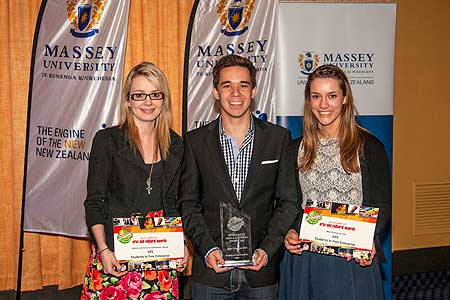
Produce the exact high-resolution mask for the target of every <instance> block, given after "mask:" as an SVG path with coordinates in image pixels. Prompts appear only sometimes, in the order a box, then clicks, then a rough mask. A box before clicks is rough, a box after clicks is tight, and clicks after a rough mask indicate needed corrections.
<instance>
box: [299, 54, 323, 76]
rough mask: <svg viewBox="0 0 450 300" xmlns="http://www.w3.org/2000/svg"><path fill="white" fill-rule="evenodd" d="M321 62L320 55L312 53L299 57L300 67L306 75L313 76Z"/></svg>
mask: <svg viewBox="0 0 450 300" xmlns="http://www.w3.org/2000/svg"><path fill="white" fill-rule="evenodd" d="M319 62H320V56H319V54H314V53H313V52H310V51H305V52H300V53H299V55H298V65H299V66H300V72H302V74H305V75H309V74H311V73H312V72H313V71H314V70H315V69H316V68H317V67H318V66H319Z"/></svg>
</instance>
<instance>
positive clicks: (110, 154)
mask: <svg viewBox="0 0 450 300" xmlns="http://www.w3.org/2000/svg"><path fill="white" fill-rule="evenodd" d="M170 138H171V143H170V146H169V155H168V158H167V160H165V161H161V163H160V166H159V174H158V178H159V179H157V181H159V183H158V184H156V182H155V183H153V182H152V186H153V188H154V189H155V188H156V185H157V186H158V187H157V188H158V189H159V191H158V192H157V193H156V192H155V193H154V194H153V195H154V196H155V197H156V199H157V203H153V201H151V199H152V198H151V197H150V196H151V195H148V192H147V189H146V187H147V185H146V180H147V178H148V175H149V171H148V170H147V166H146V164H145V162H144V160H143V158H142V156H141V154H140V153H139V151H138V150H137V149H133V148H132V147H131V145H130V143H129V141H128V139H127V138H126V137H125V135H124V133H123V131H122V130H121V129H120V128H118V127H112V128H107V129H103V130H100V131H98V132H97V133H96V134H95V137H94V140H93V142H92V149H91V156H90V160H89V173H88V180H87V197H86V200H85V201H84V206H85V211H86V224H87V226H88V228H89V230H90V229H91V227H92V226H93V225H96V224H103V225H104V226H105V234H106V242H107V245H108V247H109V248H110V249H114V242H113V232H112V218H115V217H128V216H130V215H131V214H133V213H137V212H140V213H141V214H143V215H146V214H147V213H148V211H149V210H154V209H155V208H160V209H163V210H164V215H165V216H178V215H179V213H178V211H177V208H176V201H177V191H178V182H179V178H180V165H181V158H182V157H183V143H182V140H181V138H180V137H179V136H178V135H177V134H176V133H175V132H173V131H171V132H170ZM155 171H156V170H155V169H154V170H153V172H155ZM157 172H158V171H157ZM153 191H155V190H153ZM152 197H153V196H152ZM91 238H92V235H91ZM91 240H92V242H93V243H94V244H95V240H94V239H93V238H92V239H91Z"/></svg>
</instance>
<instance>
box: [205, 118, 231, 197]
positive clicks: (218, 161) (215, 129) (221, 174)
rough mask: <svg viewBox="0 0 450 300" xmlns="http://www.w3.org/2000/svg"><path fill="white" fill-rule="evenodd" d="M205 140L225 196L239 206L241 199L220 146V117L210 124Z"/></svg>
mask: <svg viewBox="0 0 450 300" xmlns="http://www.w3.org/2000/svg"><path fill="white" fill-rule="evenodd" d="M205 142H206V143H205V144H206V145H207V150H208V152H209V154H210V157H211V164H212V166H213V168H214V169H215V171H216V173H217V176H218V178H219V179H220V181H221V183H222V186H223V190H224V191H225V192H226V194H225V195H224V197H225V198H227V199H230V201H231V202H232V203H233V204H235V205H236V206H238V205H239V201H238V200H237V197H236V193H235V192H234V188H233V184H232V183H231V179H230V175H229V173H228V168H227V165H226V163H225V158H224V157H223V151H222V147H221V146H220V140H219V119H216V120H215V121H214V122H212V123H210V124H209V125H208V135H207V136H206V141H205Z"/></svg>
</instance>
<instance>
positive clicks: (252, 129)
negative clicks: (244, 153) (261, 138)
mask: <svg viewBox="0 0 450 300" xmlns="http://www.w3.org/2000/svg"><path fill="white" fill-rule="evenodd" d="M254 132H255V121H254V120H253V115H252V114H250V126H249V127H248V131H247V134H246V136H248V135H253V133H254ZM219 134H220V135H221V136H226V137H228V136H227V134H226V132H225V129H224V128H223V122H222V115H220V117H219Z"/></svg>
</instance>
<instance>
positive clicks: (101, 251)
mask: <svg viewBox="0 0 450 300" xmlns="http://www.w3.org/2000/svg"><path fill="white" fill-rule="evenodd" d="M105 250H109V248H108V247H106V248H103V249H102V250H100V252H98V255H100V254H102V253H103V251H105Z"/></svg>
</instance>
